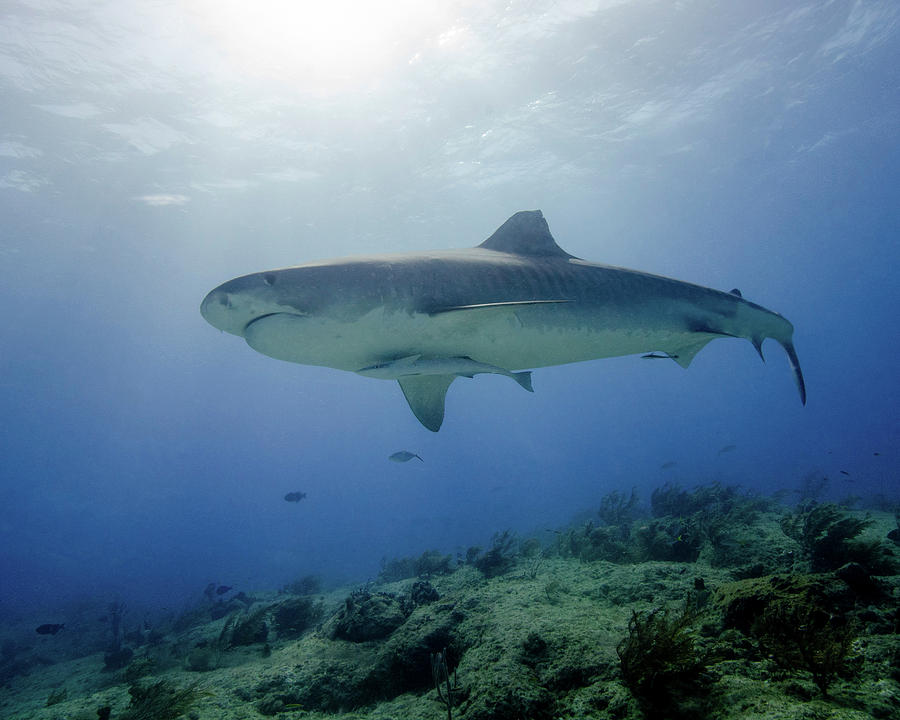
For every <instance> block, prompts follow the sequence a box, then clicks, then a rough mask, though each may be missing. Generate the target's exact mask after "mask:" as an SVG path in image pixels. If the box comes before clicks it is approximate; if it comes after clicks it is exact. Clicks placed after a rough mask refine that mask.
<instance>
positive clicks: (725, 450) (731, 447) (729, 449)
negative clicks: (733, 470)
mask: <svg viewBox="0 0 900 720" xmlns="http://www.w3.org/2000/svg"><path fill="white" fill-rule="evenodd" d="M732 450H737V445H726V446H725V447H723V448H722V449H721V450H719V455H721V454H722V453H727V452H731V451H732Z"/></svg>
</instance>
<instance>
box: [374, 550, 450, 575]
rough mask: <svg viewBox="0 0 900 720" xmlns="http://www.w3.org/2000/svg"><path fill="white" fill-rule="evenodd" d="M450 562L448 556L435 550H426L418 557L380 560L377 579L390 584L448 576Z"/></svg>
mask: <svg viewBox="0 0 900 720" xmlns="http://www.w3.org/2000/svg"><path fill="white" fill-rule="evenodd" d="M452 560H453V558H452V557H451V556H450V555H444V554H442V553H440V552H439V551H437V550H426V551H425V552H423V553H422V554H421V555H419V557H403V558H394V559H393V560H382V562H381V572H379V573H378V579H379V580H380V581H381V582H385V583H390V582H396V581H397V580H405V579H406V578H412V577H423V578H427V577H432V576H434V575H449V574H450V573H452V572H453V568H452V567H450V563H451V562H452Z"/></svg>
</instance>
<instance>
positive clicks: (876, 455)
mask: <svg viewBox="0 0 900 720" xmlns="http://www.w3.org/2000/svg"><path fill="white" fill-rule="evenodd" d="M872 454H873V455H874V456H875V457H878V456H879V455H881V453H872Z"/></svg>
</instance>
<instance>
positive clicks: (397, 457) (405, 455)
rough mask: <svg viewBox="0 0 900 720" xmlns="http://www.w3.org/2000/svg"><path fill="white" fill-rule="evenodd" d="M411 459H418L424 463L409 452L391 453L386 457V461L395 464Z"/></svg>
mask: <svg viewBox="0 0 900 720" xmlns="http://www.w3.org/2000/svg"><path fill="white" fill-rule="evenodd" d="M413 458H418V459H419V460H420V461H421V462H425V461H424V460H422V458H421V457H419V456H418V455H416V454H415V453H414V452H410V451H409V450H398V451H397V452H395V453H392V454H391V455H389V456H388V460H390V461H392V462H395V463H405V462H409V461H410V460H412V459H413Z"/></svg>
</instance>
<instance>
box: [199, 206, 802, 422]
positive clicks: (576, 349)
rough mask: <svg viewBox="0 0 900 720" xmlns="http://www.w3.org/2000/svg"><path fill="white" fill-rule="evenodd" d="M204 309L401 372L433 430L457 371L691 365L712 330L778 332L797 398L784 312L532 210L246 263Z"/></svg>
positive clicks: (277, 336) (384, 371)
mask: <svg viewBox="0 0 900 720" xmlns="http://www.w3.org/2000/svg"><path fill="white" fill-rule="evenodd" d="M200 312H201V313H202V315H203V317H204V318H205V319H206V321H207V322H209V323H210V325H212V326H213V327H215V328H218V329H219V330H222V331H224V332H228V333H231V334H233V335H237V336H238V337H242V338H244V340H246V342H247V344H248V345H249V346H250V347H251V348H253V349H254V350H256V351H257V352H260V353H262V354H264V355H268V356H270V357H273V358H277V359H279V360H286V361H288V362H294V363H299V364H302V365H319V366H325V367H330V368H334V369H337V370H346V371H350V372H355V373H359V374H361V375H364V376H368V377H376V378H382V379H389V380H397V382H398V383H399V384H400V388H401V390H402V391H403V394H404V396H405V397H406V400H407V402H408V403H409V406H410V409H411V410H412V411H413V413H414V414H415V416H416V417H417V418H418V419H419V421H420V422H421V423H422V424H423V425H424V426H425V427H426V428H428V429H429V430H432V431H435V432H437V430H439V429H440V427H441V424H442V423H443V421H444V402H445V398H446V394H447V389H448V388H449V387H450V384H451V383H452V382H453V381H454V380H455V379H456V378H458V377H473V376H474V375H477V374H483V373H487V374H495V375H505V376H507V377H510V378H512V379H513V380H515V381H516V382H517V383H518V384H519V385H520V386H521V387H523V388H524V389H525V390H528V391H531V390H532V387H531V374H530V372H529V371H528V370H526V368H538V367H547V366H551V365H562V364H566V363H573V362H581V361H584V360H596V359H600V358H607V357H618V356H621V355H632V354H638V353H647V355H645V357H648V358H650V359H657V358H659V359H672V360H674V361H675V362H677V363H678V364H679V365H681V366H682V367H685V368H686V367H688V366H689V365H690V363H691V361H692V360H693V358H694V356H695V355H696V354H697V353H698V352H700V350H701V349H703V347H705V346H706V344H707V343H709V342H710V341H711V340H715V339H716V338H721V337H739V338H745V339H747V340H749V341H750V342H751V343H752V344H753V347H755V348H756V350H757V352H758V353H759V354H760V357H762V343H763V340H765V339H766V338H773V339H775V340H776V341H777V342H778V343H779V344H780V345H781V346H782V347H783V348H784V350H785V352H786V353H787V356H788V361H789V362H790V366H791V369H792V370H793V373H794V380H795V382H796V384H797V388H798V390H799V392H800V400H801V402H803V403H804V404H805V403H806V387H805V385H804V382H803V374H802V372H801V370H800V362H799V360H798V359H797V353H796V351H795V350H794V344H793V331H794V328H793V326H792V325H791V323H790V322H788V321H787V320H786V319H785V318H784V317H782V316H781V315H779V314H778V313H775V312H772V311H771V310H767V309H766V308H764V307H762V306H760V305H757V304H756V303H753V302H750V301H749V300H745V299H744V298H743V297H742V296H741V294H740V293H739V292H737V291H732V292H722V291H719V290H713V289H710V288H706V287H703V286H700V285H694V284H691V283H686V282H681V281H679V280H673V279H671V278H667V277H662V276H659V275H651V274H649V273H643V272H638V271H636V270H627V269H624V268H618V267H613V266H610V265H601V264H599V263H591V262H587V261H585V260H581V259H580V258H577V257H575V256H573V255H570V254H569V253H567V252H566V251H565V250H563V249H562V248H561V247H560V246H559V245H557V244H556V241H555V240H554V239H553V236H552V235H551V234H550V228H549V226H548V225H547V221H546V220H545V219H544V216H543V214H542V213H541V211H540V210H531V211H523V212H518V213H516V214H515V215H513V216H512V217H511V218H509V220H507V221H506V222H505V223H503V225H501V226H500V228H499V229H498V230H497V231H496V232H495V233H494V234H493V235H491V236H490V237H489V238H488V239H487V240H485V241H484V242H483V243H481V244H480V245H478V246H477V247H474V248H469V249H461V250H434V251H426V252H421V253H408V254H394V255H370V256H360V257H348V258H341V259H336V260H322V261H318V262H311V263H307V264H305V265H297V266H294V267H288V268H283V269H280V270H268V271H265V272H257V273H253V274H250V275H244V276H241V277H238V278H235V279H233V280H229V281H228V282H226V283H223V284H222V285H220V286H219V287H217V288H215V289H214V290H212V291H211V292H210V293H209V294H208V295H207V296H206V297H205V298H204V300H203V302H202V304H201V306H200Z"/></svg>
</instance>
